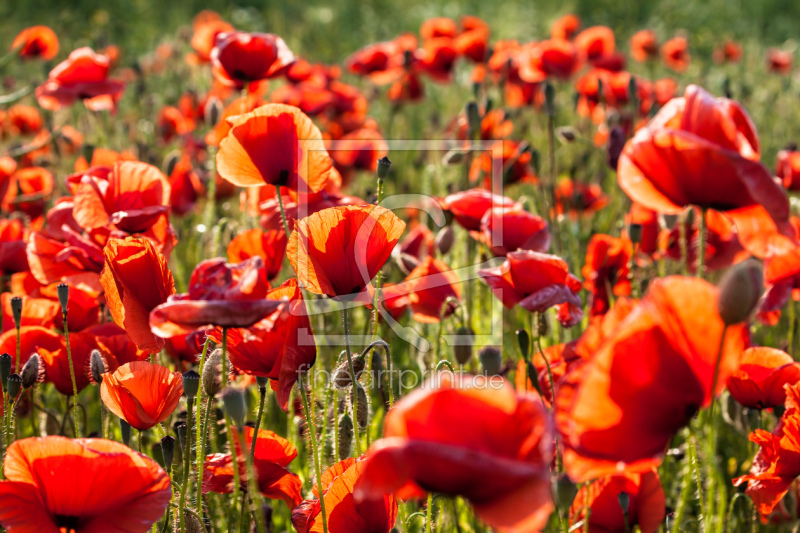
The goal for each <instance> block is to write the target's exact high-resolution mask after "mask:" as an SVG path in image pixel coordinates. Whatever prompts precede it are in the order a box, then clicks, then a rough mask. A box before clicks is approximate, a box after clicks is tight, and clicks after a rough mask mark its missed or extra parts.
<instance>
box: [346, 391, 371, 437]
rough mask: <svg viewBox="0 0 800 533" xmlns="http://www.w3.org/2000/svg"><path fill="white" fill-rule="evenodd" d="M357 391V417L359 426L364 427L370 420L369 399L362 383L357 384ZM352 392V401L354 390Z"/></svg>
mask: <svg viewBox="0 0 800 533" xmlns="http://www.w3.org/2000/svg"><path fill="white" fill-rule="evenodd" d="M355 391H357V392H356V393H355V394H356V407H357V411H358V412H357V413H356V419H357V420H358V427H360V428H363V427H366V426H367V422H368V421H369V399H368V398H367V391H365V390H364V387H362V386H361V385H360V384H359V385H357V386H356V388H355ZM350 394H351V397H350V399H351V401H352V394H353V393H352V392H351V393H350Z"/></svg>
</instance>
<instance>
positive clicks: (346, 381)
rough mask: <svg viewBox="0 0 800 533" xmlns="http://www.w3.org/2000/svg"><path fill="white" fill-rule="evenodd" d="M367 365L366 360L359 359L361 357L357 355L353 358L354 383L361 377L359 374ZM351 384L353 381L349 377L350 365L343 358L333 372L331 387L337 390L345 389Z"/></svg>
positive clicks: (364, 358)
mask: <svg viewBox="0 0 800 533" xmlns="http://www.w3.org/2000/svg"><path fill="white" fill-rule="evenodd" d="M366 365H367V358H366V357H361V355H357V356H355V357H353V370H354V371H355V374H356V381H358V378H360V377H361V372H363V371H364V367H366ZM352 384H353V380H352V379H351V377H350V364H349V363H348V361H347V358H345V360H344V361H342V363H341V364H340V365H339V366H338V367H336V370H335V371H334V372H333V386H334V387H335V388H337V389H346V388H347V387H350V386H351V385H352Z"/></svg>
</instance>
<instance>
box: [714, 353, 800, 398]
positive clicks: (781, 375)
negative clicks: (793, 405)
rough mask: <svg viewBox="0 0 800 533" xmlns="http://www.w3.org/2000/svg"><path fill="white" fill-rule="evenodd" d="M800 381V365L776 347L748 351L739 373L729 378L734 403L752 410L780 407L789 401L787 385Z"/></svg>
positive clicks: (744, 355) (743, 357)
mask: <svg viewBox="0 0 800 533" xmlns="http://www.w3.org/2000/svg"><path fill="white" fill-rule="evenodd" d="M798 382H800V363H796V362H795V361H794V359H792V356H791V355H789V354H788V353H786V352H784V351H781V350H776V349H775V348H767V347H758V348H748V349H747V350H745V351H744V352H743V353H742V362H741V366H739V370H737V371H736V372H734V373H733V374H731V376H730V377H729V378H728V384H727V386H728V391H730V393H731V396H732V397H733V399H734V400H736V401H737V402H739V403H740V404H742V405H743V406H745V407H748V408H750V409H767V408H770V407H780V406H782V405H783V404H784V402H785V401H786V390H785V385H795V384H797V383H798Z"/></svg>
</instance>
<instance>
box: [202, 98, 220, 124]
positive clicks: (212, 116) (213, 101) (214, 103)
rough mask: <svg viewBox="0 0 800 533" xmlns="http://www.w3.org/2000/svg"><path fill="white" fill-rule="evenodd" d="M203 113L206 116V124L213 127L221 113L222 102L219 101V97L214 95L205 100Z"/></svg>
mask: <svg viewBox="0 0 800 533" xmlns="http://www.w3.org/2000/svg"><path fill="white" fill-rule="evenodd" d="M203 114H204V116H205V117H206V124H208V126H209V127H211V128H213V127H214V126H216V125H217V122H219V118H220V116H221V115H222V102H220V100H219V98H217V97H216V96H212V97H211V98H209V99H208V101H207V102H206V107H205V109H204V110H203Z"/></svg>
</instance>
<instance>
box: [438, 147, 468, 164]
mask: <svg viewBox="0 0 800 533" xmlns="http://www.w3.org/2000/svg"><path fill="white" fill-rule="evenodd" d="M466 155H467V152H465V151H464V150H456V149H453V150H450V151H449V152H447V153H446V154H444V157H443V158H442V164H443V165H444V166H446V167H454V166H456V165H460V164H461V163H463V162H464V158H465V156H466Z"/></svg>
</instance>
